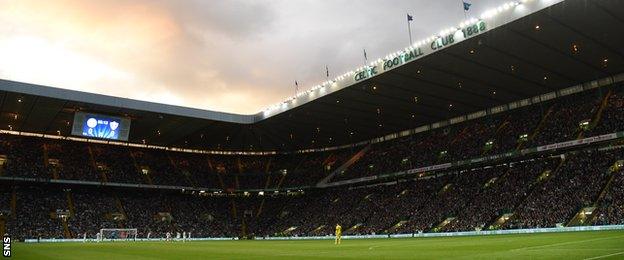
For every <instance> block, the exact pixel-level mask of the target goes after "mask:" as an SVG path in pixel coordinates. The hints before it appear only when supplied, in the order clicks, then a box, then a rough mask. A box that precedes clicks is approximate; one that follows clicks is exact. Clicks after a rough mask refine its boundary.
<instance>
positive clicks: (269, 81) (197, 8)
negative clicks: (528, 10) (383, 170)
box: [0, 0, 505, 114]
mask: <svg viewBox="0 0 624 260" xmlns="http://www.w3.org/2000/svg"><path fill="white" fill-rule="evenodd" d="M469 2H470V3H472V6H471V8H470V11H469V12H468V13H467V16H468V17H479V15H480V14H481V12H483V11H485V10H486V9H489V8H492V7H496V6H498V5H500V4H502V3H504V2H505V1H503V0H472V1H469ZM406 13H409V14H410V15H412V16H413V17H414V21H413V22H412V23H411V31H412V36H413V38H414V41H417V40H420V39H422V38H425V37H427V36H429V35H431V34H433V33H436V32H439V31H440V30H441V29H444V28H448V27H449V26H453V25H457V24H458V23H459V22H460V21H462V20H464V19H465V17H464V11H463V9H462V1H461V0H436V1H433V0H349V1H347V0H263V1H260V0H221V1H217V0H185V1H183V0H171V1H166V0H106V1H101V0H54V1H49V0H0V78H2V79H9V80H15V81H22V82H28V83H35V84H42V85H48V86H53V87H58V88H65V89H72V90H80V91H86V92H92V93H98V94H105V95H112V96H119V97H126V98H132V99H138V100H145V101H152V102H159V103H166V104H172V105H180V106H187V107H194V108H201V109H208V110H215V111H223V112H231V113H239V114H252V113H256V112H259V111H261V110H262V109H264V108H266V107H268V106H270V105H272V104H275V103H278V102H281V101H283V100H285V99H287V98H288V97H290V96H292V95H294V93H295V85H294V82H295V81H297V82H298V83H299V88H300V90H305V89H309V88H311V87H312V86H314V85H316V84H319V83H321V82H323V81H325V80H326V75H325V74H326V72H325V66H327V67H328V68H329V73H330V77H331V76H332V75H334V76H337V75H341V74H343V73H345V72H347V71H350V70H352V69H355V68H357V67H359V66H361V65H363V63H364V57H363V49H366V52H367V56H368V58H369V59H371V60H374V59H377V58H381V57H384V56H385V55H386V54H388V53H391V52H394V51H396V50H399V49H402V48H404V47H406V46H408V45H409V34H408V29H407V20H406Z"/></svg>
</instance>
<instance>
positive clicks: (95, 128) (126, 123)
mask: <svg viewBox="0 0 624 260" xmlns="http://www.w3.org/2000/svg"><path fill="white" fill-rule="evenodd" d="M129 133H130V119H127V118H121V117H114V116H107V115H100V114H93V113H85V112H76V114H75V115H74V125H73V128H72V135H76V136H82V137H89V138H100V139H111V140H120V141H128V134H129Z"/></svg>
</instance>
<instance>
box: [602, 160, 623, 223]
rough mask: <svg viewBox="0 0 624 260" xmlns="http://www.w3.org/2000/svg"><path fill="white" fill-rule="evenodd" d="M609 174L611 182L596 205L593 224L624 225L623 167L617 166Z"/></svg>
mask: <svg viewBox="0 0 624 260" xmlns="http://www.w3.org/2000/svg"><path fill="white" fill-rule="evenodd" d="M611 174H613V176H612V178H613V180H612V182H611V184H610V189H609V190H608V191H607V193H606V194H605V196H604V198H602V200H601V201H600V203H599V204H598V209H597V217H596V221H595V224H599V225H622V224H624V167H622V166H618V167H617V168H616V169H614V171H612V173H611Z"/></svg>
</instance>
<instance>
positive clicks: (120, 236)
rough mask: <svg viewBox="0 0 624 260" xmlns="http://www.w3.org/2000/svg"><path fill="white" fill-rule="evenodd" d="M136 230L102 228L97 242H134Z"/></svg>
mask: <svg viewBox="0 0 624 260" xmlns="http://www.w3.org/2000/svg"><path fill="white" fill-rule="evenodd" d="M137 233H138V230H137V229H136V228H102V229H100V237H99V241H104V240H106V239H110V240H133V241H134V240H136V238H137Z"/></svg>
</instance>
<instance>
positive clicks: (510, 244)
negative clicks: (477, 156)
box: [12, 231, 624, 260]
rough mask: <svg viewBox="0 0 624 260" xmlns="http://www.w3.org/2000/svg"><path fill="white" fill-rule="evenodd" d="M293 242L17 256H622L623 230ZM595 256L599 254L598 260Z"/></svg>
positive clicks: (43, 251)
mask: <svg viewBox="0 0 624 260" xmlns="http://www.w3.org/2000/svg"><path fill="white" fill-rule="evenodd" d="M333 243H334V241H333V240H296V241H295V240H290V241H205V242H186V243H182V242H107V243H39V244H26V243H14V244H13V245H12V246H13V247H12V254H13V257H14V258H15V259H81V260H84V259H104V258H106V259H332V258H351V259H415V258H417V259H448V258H467V259H474V258H480V259H501V258H513V259H518V258H522V259H537V258H539V259H566V260H570V259H624V231H596V232H569V233H546V234H523V235H494V236H470V237H442V238H402V239H360V240H343V241H342V245H338V246H336V245H334V244H333ZM596 257H597V258H596Z"/></svg>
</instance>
